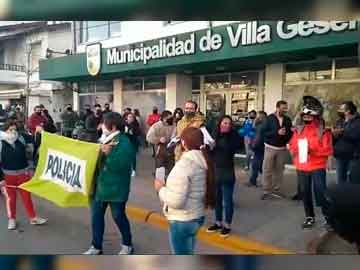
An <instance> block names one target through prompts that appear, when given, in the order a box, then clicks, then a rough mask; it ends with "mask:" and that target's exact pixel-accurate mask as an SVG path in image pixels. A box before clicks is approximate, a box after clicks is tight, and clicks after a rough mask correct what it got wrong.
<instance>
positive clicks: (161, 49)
mask: <svg viewBox="0 0 360 270" xmlns="http://www.w3.org/2000/svg"><path fill="white" fill-rule="evenodd" d="M214 46H215V47H216V46H218V44H217V43H216V45H214ZM194 53H195V34H194V33H192V34H190V38H189V39H186V40H177V38H176V37H172V38H171V40H170V41H168V40H167V39H162V40H160V41H159V42H158V44H155V45H153V46H148V47H144V44H143V43H141V44H140V47H138V48H134V49H127V50H119V49H118V48H111V49H108V50H107V64H108V65H114V64H124V63H132V62H140V61H142V62H143V63H144V64H147V63H148V62H149V61H150V60H153V59H160V58H168V57H175V56H180V55H190V54H194Z"/></svg>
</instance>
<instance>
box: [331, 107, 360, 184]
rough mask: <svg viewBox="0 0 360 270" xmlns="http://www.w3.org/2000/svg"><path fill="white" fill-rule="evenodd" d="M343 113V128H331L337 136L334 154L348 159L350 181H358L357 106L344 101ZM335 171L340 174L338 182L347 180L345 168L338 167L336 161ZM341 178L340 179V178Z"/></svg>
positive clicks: (359, 123)
mask: <svg viewBox="0 0 360 270" xmlns="http://www.w3.org/2000/svg"><path fill="white" fill-rule="evenodd" d="M341 108H342V110H343V111H344V114H345V125H344V128H343V129H341V128H340V129H335V130H333V135H334V137H335V138H337V140H336V142H335V146H334V156H335V158H336V159H337V161H338V159H340V160H342V161H343V160H348V161H349V163H350V164H348V166H349V168H348V170H349V172H350V177H349V180H350V182H351V183H360V115H359V114H358V112H357V107H356V106H355V104H354V103H353V102H352V101H347V102H344V103H343V104H342V106H341ZM336 165H337V168H336V170H337V173H338V174H341V177H339V178H338V179H339V180H340V181H339V183H344V182H346V181H347V174H348V173H347V170H346V169H347V168H344V167H341V165H340V167H339V164H338V162H337V164H336ZM340 178H341V179H340Z"/></svg>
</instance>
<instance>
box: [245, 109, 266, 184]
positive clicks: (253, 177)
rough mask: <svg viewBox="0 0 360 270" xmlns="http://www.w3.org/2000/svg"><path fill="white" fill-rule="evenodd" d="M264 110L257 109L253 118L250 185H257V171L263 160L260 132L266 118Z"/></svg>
mask: <svg viewBox="0 0 360 270" xmlns="http://www.w3.org/2000/svg"><path fill="white" fill-rule="evenodd" d="M266 116H267V114H266V112H264V111H259V113H258V117H257V118H256V120H255V123H254V125H255V128H256V132H255V138H254V140H253V141H252V143H251V149H252V151H253V152H254V155H253V157H252V159H251V172H250V178H249V183H248V184H247V185H248V186H250V187H257V186H258V184H257V178H258V175H259V173H262V164H263V161H264V149H265V147H264V136H263V134H262V131H261V130H262V124H263V123H264V121H265V119H266Z"/></svg>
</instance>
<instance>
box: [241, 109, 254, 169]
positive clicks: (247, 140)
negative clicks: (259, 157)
mask: <svg viewBox="0 0 360 270" xmlns="http://www.w3.org/2000/svg"><path fill="white" fill-rule="evenodd" d="M255 119H256V111H254V110H252V111H251V112H249V117H248V119H246V120H245V122H244V124H243V126H242V128H241V129H240V130H239V134H240V135H241V136H242V137H244V144H245V152H246V166H245V170H249V168H250V160H251V157H252V155H253V151H252V150H251V144H252V142H253V140H254V138H255V131H256V130H255V124H254V123H255Z"/></svg>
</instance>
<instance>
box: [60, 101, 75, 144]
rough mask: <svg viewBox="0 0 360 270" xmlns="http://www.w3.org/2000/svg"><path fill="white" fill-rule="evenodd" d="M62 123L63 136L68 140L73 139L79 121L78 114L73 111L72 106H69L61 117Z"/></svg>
mask: <svg viewBox="0 0 360 270" xmlns="http://www.w3.org/2000/svg"><path fill="white" fill-rule="evenodd" d="M60 118H61V120H62V121H63V123H62V135H63V136H65V137H68V138H71V137H72V133H73V131H74V129H75V124H76V122H77V121H78V117H77V114H76V112H74V111H73V109H72V106H71V104H68V105H67V106H66V108H65V111H64V112H63V113H62V114H61V115H60Z"/></svg>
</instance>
